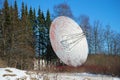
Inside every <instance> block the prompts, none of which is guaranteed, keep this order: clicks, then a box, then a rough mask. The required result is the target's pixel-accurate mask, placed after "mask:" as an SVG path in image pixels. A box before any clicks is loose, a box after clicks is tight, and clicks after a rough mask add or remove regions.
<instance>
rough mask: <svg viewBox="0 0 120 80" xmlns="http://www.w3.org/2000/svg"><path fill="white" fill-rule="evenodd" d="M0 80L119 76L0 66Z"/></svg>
mask: <svg viewBox="0 0 120 80" xmlns="http://www.w3.org/2000/svg"><path fill="white" fill-rule="evenodd" d="M0 80H120V78H117V77H112V76H107V75H100V74H98V75H95V74H90V73H38V72H31V71H23V70H19V69H15V68H0Z"/></svg>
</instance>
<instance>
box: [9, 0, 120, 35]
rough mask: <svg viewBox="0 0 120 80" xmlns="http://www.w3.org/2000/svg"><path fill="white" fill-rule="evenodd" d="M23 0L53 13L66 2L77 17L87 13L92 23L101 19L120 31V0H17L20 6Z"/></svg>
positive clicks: (103, 22)
mask: <svg viewBox="0 0 120 80" xmlns="http://www.w3.org/2000/svg"><path fill="white" fill-rule="evenodd" d="M8 1H9V4H13V3H14V0H8ZM22 1H23V2H24V3H25V4H27V5H28V7H30V6H32V7H33V8H35V9H36V10H37V9H38V7H39V6H40V8H41V10H42V11H43V12H44V13H46V11H47V9H49V10H50V12H51V14H53V13H54V12H53V7H54V5H57V4H60V3H63V2H66V3H67V4H68V5H69V6H70V7H71V10H72V12H73V15H74V16H75V17H79V16H80V15H81V14H85V15H87V16H89V18H90V24H93V22H94V21H95V20H99V21H100V22H101V23H102V24H103V26H105V25H108V24H109V25H110V26H111V29H112V30H114V31H116V32H119V33H120V0H17V4H18V6H19V8H21V3H22Z"/></svg>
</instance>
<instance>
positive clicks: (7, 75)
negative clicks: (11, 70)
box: [3, 74, 17, 77]
mask: <svg viewBox="0 0 120 80" xmlns="http://www.w3.org/2000/svg"><path fill="white" fill-rule="evenodd" d="M6 76H17V75H16V74H4V75H3V77H6Z"/></svg>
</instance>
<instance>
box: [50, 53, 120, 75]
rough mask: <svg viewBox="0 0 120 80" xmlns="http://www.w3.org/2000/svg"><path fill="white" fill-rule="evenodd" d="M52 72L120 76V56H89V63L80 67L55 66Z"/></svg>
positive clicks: (51, 69)
mask: <svg viewBox="0 0 120 80" xmlns="http://www.w3.org/2000/svg"><path fill="white" fill-rule="evenodd" d="M50 72H91V73H96V74H107V75H112V76H120V56H113V55H104V54H95V55H89V56H88V59H87V61H86V62H85V63H84V64H83V65H82V66H78V67H71V66H57V67H56V66H54V67H53V68H50Z"/></svg>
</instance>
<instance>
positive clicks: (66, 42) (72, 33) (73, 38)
mask: <svg viewBox="0 0 120 80" xmlns="http://www.w3.org/2000/svg"><path fill="white" fill-rule="evenodd" d="M50 41H51V45H52V48H53V50H54V51H55V53H56V55H57V56H58V57H59V59H60V60H61V61H63V62H64V63H65V64H67V65H69V66H74V67H77V66H80V65H82V64H83V63H84V62H85V61H86V59H87V56H88V44H87V40H86V36H85V34H84V33H83V31H82V29H81V28H80V26H79V25H78V24H77V23H76V22H75V21H73V20H72V19H70V18H68V17H65V16H60V17H57V18H55V19H54V20H53V22H52V24H51V27H50Z"/></svg>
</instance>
